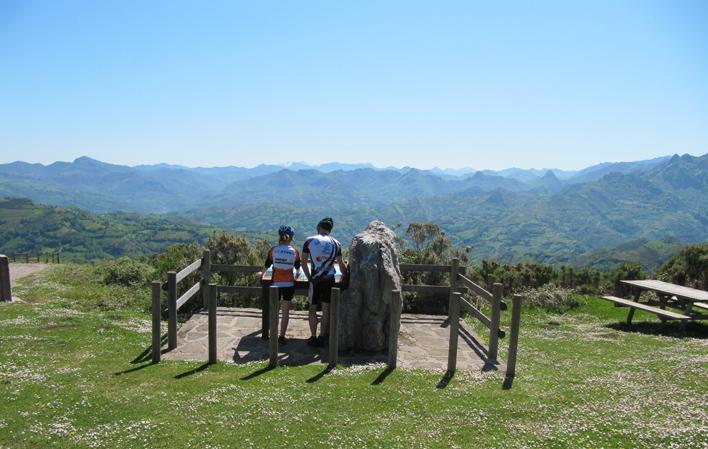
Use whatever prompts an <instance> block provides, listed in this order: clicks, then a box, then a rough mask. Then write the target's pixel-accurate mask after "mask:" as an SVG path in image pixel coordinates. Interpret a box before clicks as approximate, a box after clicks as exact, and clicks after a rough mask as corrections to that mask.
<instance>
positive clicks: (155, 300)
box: [152, 281, 162, 363]
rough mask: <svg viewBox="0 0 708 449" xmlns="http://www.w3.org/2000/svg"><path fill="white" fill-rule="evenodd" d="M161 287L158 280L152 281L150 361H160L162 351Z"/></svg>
mask: <svg viewBox="0 0 708 449" xmlns="http://www.w3.org/2000/svg"><path fill="white" fill-rule="evenodd" d="M161 291H162V289H161V288H160V281H154V282H153V283H152V363H160V356H161V352H162V344H161V343H160V340H161V337H162V335H161V333H162V329H161V328H160V294H161Z"/></svg>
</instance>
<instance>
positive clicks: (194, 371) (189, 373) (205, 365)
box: [175, 362, 211, 379]
mask: <svg viewBox="0 0 708 449" xmlns="http://www.w3.org/2000/svg"><path fill="white" fill-rule="evenodd" d="M210 366H211V363H209V362H206V363H203V364H201V365H199V366H198V367H196V368H194V369H191V370H189V371H186V372H184V373H182V374H177V375H176V376H175V379H184V378H185V377H189V376H192V375H194V374H197V373H198V372H200V371H204V370H205V369H207V368H209V367H210Z"/></svg>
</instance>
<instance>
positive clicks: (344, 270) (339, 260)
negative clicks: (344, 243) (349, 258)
mask: <svg viewBox="0 0 708 449" xmlns="http://www.w3.org/2000/svg"><path fill="white" fill-rule="evenodd" d="M337 263H338V264H339V271H341V272H342V276H345V275H346V274H347V271H349V266H347V265H345V264H344V259H343V258H342V255H341V254H340V255H339V257H337Z"/></svg>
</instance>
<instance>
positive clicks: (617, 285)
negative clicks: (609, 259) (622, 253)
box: [608, 262, 646, 297]
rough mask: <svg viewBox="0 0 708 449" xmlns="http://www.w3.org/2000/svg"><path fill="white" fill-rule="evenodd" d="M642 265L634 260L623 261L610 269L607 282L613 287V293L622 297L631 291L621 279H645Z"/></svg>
mask: <svg viewBox="0 0 708 449" xmlns="http://www.w3.org/2000/svg"><path fill="white" fill-rule="evenodd" d="M645 278H646V276H645V275H644V271H643V270H642V265H641V264H638V263H636V262H623V263H621V264H619V265H617V267H616V268H615V269H614V270H613V271H612V273H610V275H609V279H608V281H609V283H610V285H611V287H612V288H613V289H614V292H615V295H617V296H620V297H624V296H627V295H629V294H630V293H631V291H632V287H630V286H629V285H625V284H623V283H621V282H620V281H621V280H623V279H629V280H634V279H645Z"/></svg>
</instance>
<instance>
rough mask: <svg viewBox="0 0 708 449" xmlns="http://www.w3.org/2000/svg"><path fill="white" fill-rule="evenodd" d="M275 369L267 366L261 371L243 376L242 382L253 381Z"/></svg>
mask: <svg viewBox="0 0 708 449" xmlns="http://www.w3.org/2000/svg"><path fill="white" fill-rule="evenodd" d="M273 369H275V367H274V366H270V365H267V366H265V367H263V368H260V369H257V370H255V371H254V372H252V373H251V374H247V375H245V376H243V377H242V378H241V380H251V379H253V378H254V377H258V376H260V375H261V374H265V373H267V372H268V371H272V370H273Z"/></svg>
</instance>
